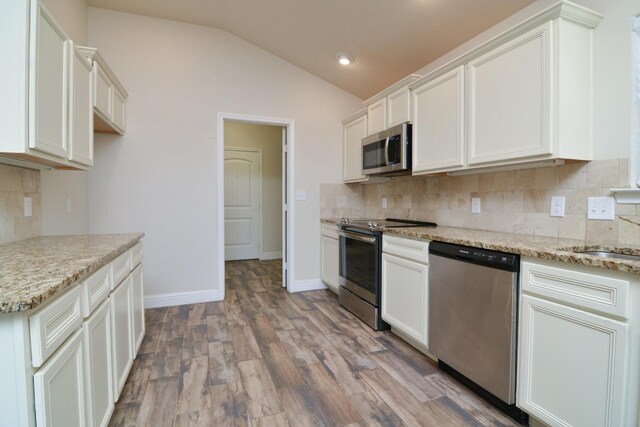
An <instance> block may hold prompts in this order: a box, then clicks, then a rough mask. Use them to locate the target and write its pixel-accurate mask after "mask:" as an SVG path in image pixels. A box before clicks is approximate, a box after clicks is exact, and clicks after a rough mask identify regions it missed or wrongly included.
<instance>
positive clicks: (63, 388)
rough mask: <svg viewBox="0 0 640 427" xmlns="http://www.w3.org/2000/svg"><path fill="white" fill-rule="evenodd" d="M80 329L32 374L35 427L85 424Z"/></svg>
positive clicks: (71, 426)
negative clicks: (36, 425)
mask: <svg viewBox="0 0 640 427" xmlns="http://www.w3.org/2000/svg"><path fill="white" fill-rule="evenodd" d="M83 375H84V374H83V351H82V331H81V330H78V331H77V332H76V333H75V334H74V335H73V336H72V337H71V338H69V340H68V341H67V342H66V343H65V344H64V345H63V346H62V347H61V348H60V349H59V350H58V351H57V352H56V353H55V354H54V355H53V356H52V357H51V359H49V361H48V362H47V363H46V364H45V365H44V366H43V367H42V368H40V369H39V370H38V372H36V374H35V375H34V376H33V388H34V397H35V410H36V422H37V424H38V427H44V426H47V427H54V426H60V427H74V426H83V425H84V423H85V393H84V376H83Z"/></svg>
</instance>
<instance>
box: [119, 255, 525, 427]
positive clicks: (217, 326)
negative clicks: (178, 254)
mask: <svg viewBox="0 0 640 427" xmlns="http://www.w3.org/2000/svg"><path fill="white" fill-rule="evenodd" d="M281 277H282V275H281V263H280V261H264V262H261V261H257V260H250V261H232V262H227V263H226V287H227V288H226V298H225V301H224V302H214V303H204V304H191V305H183V306H175V307H165V308H156V309H148V310H146V321H147V324H146V327H147V332H146V336H145V338H144V341H143V343H142V347H141V349H140V352H139V354H138V356H137V358H136V360H135V362H134V365H133V368H132V370H131V373H130V374H129V378H128V379H127V383H126V385H125V387H124V390H123V392H122V396H121V398H120V400H119V402H118V403H117V405H116V409H115V411H114V414H113V416H112V418H111V422H110V425H111V426H153V427H158V426H173V425H175V426H286V425H291V426H294V427H298V426H346V425H349V426H358V425H361V426H402V425H410V426H470V425H487V426H495V425H515V424H514V423H513V422H512V421H511V420H510V419H509V418H508V417H506V416H505V415H503V414H502V413H500V412H499V411H497V410H496V409H494V408H493V407H491V406H490V405H489V404H488V403H486V402H485V401H484V400H482V399H480V398H479V397H477V396H476V395H474V394H473V393H472V392H471V391H469V390H468V389H466V388H465V387H464V386H462V385H461V384H460V383H458V382H457V381H456V380H454V379H453V378H451V377H450V376H448V375H447V374H445V373H443V372H441V371H440V370H439V369H438V367H437V366H436V364H435V363H434V362H432V361H431V360H430V359H429V358H427V357H426V356H424V355H422V354H421V353H420V352H418V351H417V350H415V349H413V348H412V347H410V346H409V345H407V344H406V343H404V341H402V340H400V339H399V338H397V337H396V336H395V335H393V334H392V333H390V332H388V331H385V332H375V331H373V330H371V329H370V328H369V327H367V326H365V325H364V324H362V323H361V322H360V321H359V320H358V319H357V318H355V317H354V316H353V315H352V314H351V313H349V312H348V311H346V310H344V309H343V308H342V307H340V306H339V305H338V301H337V297H336V295H335V294H334V293H333V292H331V291H328V290H326V291H324V290H323V291H310V292H303V293H296V294H289V293H288V292H287V291H286V290H284V289H282V288H281V286H280V284H281Z"/></svg>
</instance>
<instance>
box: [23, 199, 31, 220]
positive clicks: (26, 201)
mask: <svg viewBox="0 0 640 427" xmlns="http://www.w3.org/2000/svg"><path fill="white" fill-rule="evenodd" d="M32 208H33V205H32V203H31V197H25V198H24V216H31V215H33V210H32Z"/></svg>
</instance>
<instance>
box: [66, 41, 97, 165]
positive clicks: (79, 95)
mask: <svg viewBox="0 0 640 427" xmlns="http://www.w3.org/2000/svg"><path fill="white" fill-rule="evenodd" d="M71 52H72V53H71V59H70V61H69V65H70V70H69V71H70V79H69V80H70V82H71V87H70V96H69V99H70V103H69V111H70V114H69V160H71V161H74V162H77V163H82V164H83V165H86V166H92V165H93V98H92V93H93V91H92V89H91V86H92V82H91V64H89V63H88V62H87V60H86V59H84V57H83V56H82V55H81V54H80V52H78V51H77V50H75V49H73V48H72V49H71Z"/></svg>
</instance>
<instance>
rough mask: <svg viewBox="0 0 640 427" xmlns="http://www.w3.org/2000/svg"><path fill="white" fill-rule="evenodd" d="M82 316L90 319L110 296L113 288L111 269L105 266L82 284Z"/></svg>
mask: <svg viewBox="0 0 640 427" xmlns="http://www.w3.org/2000/svg"><path fill="white" fill-rule="evenodd" d="M81 287H82V315H83V316H84V317H89V315H90V314H91V313H92V312H93V310H95V309H96V307H98V306H99V305H100V303H102V301H104V300H105V299H107V297H108V296H109V292H111V288H112V287H113V276H112V272H111V267H110V266H109V265H105V266H104V267H102V268H101V269H100V270H98V271H96V272H95V273H93V274H92V275H91V276H89V277H88V278H87V279H86V280H85V281H84V282H82V285H81Z"/></svg>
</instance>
